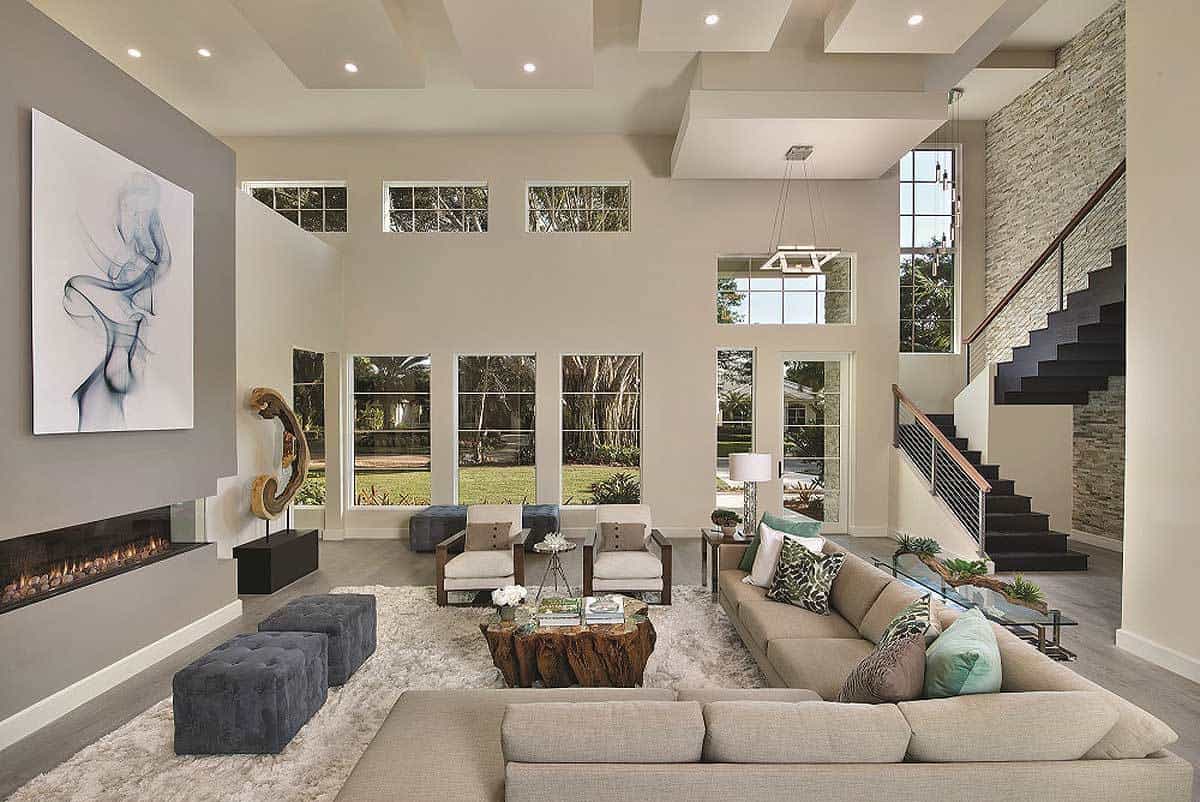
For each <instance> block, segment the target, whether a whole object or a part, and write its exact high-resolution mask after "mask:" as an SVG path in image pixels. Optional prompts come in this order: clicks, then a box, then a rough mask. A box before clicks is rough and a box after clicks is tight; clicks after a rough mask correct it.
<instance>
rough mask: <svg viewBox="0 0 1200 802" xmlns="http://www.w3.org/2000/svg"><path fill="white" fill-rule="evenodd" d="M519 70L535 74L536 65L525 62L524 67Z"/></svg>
mask: <svg viewBox="0 0 1200 802" xmlns="http://www.w3.org/2000/svg"><path fill="white" fill-rule="evenodd" d="M521 69H523V70H525V72H537V65H536V64H534V63H533V62H532V61H526V62H525V65H524V66H523V67H521Z"/></svg>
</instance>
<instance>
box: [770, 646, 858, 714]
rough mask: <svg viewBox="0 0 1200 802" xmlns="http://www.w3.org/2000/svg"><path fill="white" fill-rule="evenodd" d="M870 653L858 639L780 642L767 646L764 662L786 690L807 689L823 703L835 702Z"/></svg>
mask: <svg viewBox="0 0 1200 802" xmlns="http://www.w3.org/2000/svg"><path fill="white" fill-rule="evenodd" d="M873 649H874V646H873V645H872V644H871V643H870V641H865V640H860V639H858V638H782V639H779V640H773V641H771V642H770V643H769V644H767V660H768V661H769V662H770V663H771V667H772V668H774V669H775V673H777V674H778V675H779V677H780V679H782V680H783V681H784V684H786V685H787V686H788V687H789V688H810V689H811V690H814V691H816V692H817V693H819V694H820V695H821V698H822V699H834V698H836V697H837V695H838V692H839V691H840V690H841V689H842V685H843V684H844V683H845V682H846V677H848V676H850V672H851V671H853V670H854V667H855V666H857V665H858V664H859V663H860V662H862V659H863V658H864V657H866V656H867V655H868V654H870V653H871V651H872V650H873Z"/></svg>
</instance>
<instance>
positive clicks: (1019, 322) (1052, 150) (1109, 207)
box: [972, 0, 1125, 539]
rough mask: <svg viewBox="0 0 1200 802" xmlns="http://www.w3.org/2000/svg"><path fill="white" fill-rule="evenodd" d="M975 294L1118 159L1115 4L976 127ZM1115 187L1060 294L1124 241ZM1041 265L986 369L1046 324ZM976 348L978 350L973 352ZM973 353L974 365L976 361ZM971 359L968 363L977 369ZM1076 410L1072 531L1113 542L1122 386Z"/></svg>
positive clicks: (1121, 48) (997, 290) (1017, 265)
mask: <svg viewBox="0 0 1200 802" xmlns="http://www.w3.org/2000/svg"><path fill="white" fill-rule="evenodd" d="M985 154H986V176H987V202H986V207H987V210H986V215H985V224H986V246H985V255H984V258H985V277H986V278H985V286H986V289H985V294H986V298H987V305H988V308H991V307H992V306H993V305H994V304H995V303H997V302H998V301H999V300H1000V298H1001V297H1003V295H1004V294H1005V293H1006V292H1008V290H1009V288H1011V287H1012V285H1013V284H1014V283H1015V282H1016V280H1017V279H1018V278H1019V277H1020V276H1021V275H1022V273H1024V272H1025V270H1026V269H1028V267H1029V265H1031V264H1033V261H1034V259H1036V258H1037V256H1038V254H1039V253H1041V251H1042V249H1044V248H1045V247H1046V246H1047V245H1049V244H1050V242H1051V241H1052V240H1053V239H1054V236H1055V235H1056V234H1057V233H1058V232H1059V231H1061V230H1062V227H1063V226H1065V225H1066V224H1067V222H1068V221H1069V220H1070V219H1071V216H1072V215H1074V213H1075V212H1076V211H1077V210H1078V209H1079V207H1080V206H1082V205H1083V203H1084V202H1085V201H1086V200H1087V198H1088V197H1089V196H1090V195H1091V194H1092V192H1094V191H1095V189H1096V187H1098V186H1099V185H1100V183H1101V182H1103V180H1104V179H1105V178H1106V177H1107V176H1108V174H1109V173H1110V172H1111V171H1112V170H1113V168H1114V167H1116V166H1117V164H1118V163H1119V162H1120V160H1121V159H1122V158H1123V157H1124V155H1125V3H1124V1H1123V0H1121V2H1117V3H1116V4H1114V5H1113V6H1112V7H1111V8H1110V9H1109V10H1108V11H1106V12H1105V13H1104V14H1102V15H1101V16H1100V17H1098V18H1097V19H1096V20H1094V21H1093V22H1092V23H1091V24H1089V25H1088V26H1087V27H1086V28H1084V30H1083V31H1081V32H1080V33H1079V35H1078V36H1076V38H1075V39H1073V40H1072V41H1070V42H1068V43H1067V44H1066V45H1064V46H1063V47H1062V49H1061V50H1059V53H1058V66H1057V67H1056V69H1055V70H1054V72H1053V73H1051V74H1050V75H1047V76H1046V77H1045V78H1044V79H1042V80H1041V81H1039V82H1038V83H1037V84H1036V85H1035V86H1033V87H1032V88H1031V89H1030V90H1029V91H1028V92H1026V93H1025V94H1023V95H1021V96H1020V97H1018V98H1017V99H1016V100H1014V101H1013V102H1012V103H1010V104H1009V105H1008V106H1006V107H1004V108H1003V109H1001V110H1000V111H998V112H997V113H996V114H995V116H993V117H992V118H991V119H990V120H988V122H987V139H986V147H985ZM1124 183H1125V182H1124V181H1123V180H1122V181H1121V182H1120V183H1118V184H1117V186H1116V187H1114V188H1113V190H1112V191H1111V192H1110V193H1109V195H1108V197H1107V198H1106V199H1105V201H1104V202H1103V203H1102V204H1101V205H1100V206H1099V207H1097V209H1096V210H1095V211H1094V212H1093V213H1092V214H1091V216H1090V217H1089V219H1088V220H1087V222H1086V224H1085V225H1083V226H1082V227H1081V228H1080V229H1078V230H1077V231H1076V233H1075V234H1074V235H1073V236H1072V237H1071V238H1070V240H1068V241H1067V243H1066V246H1065V249H1064V250H1065V259H1064V262H1065V265H1064V288H1065V291H1066V293H1070V292H1072V291H1074V290H1078V289H1082V288H1084V287H1085V286H1086V285H1087V273H1088V272H1089V271H1091V270H1095V269H1097V268H1101V267H1106V266H1107V265H1108V264H1109V249H1111V248H1113V247H1115V246H1117V245H1123V244H1124V243H1125V187H1124ZM1057 269H1058V264H1057V259H1051V260H1050V262H1049V263H1047V264H1046V265H1045V267H1043V268H1042V271H1041V272H1040V273H1039V274H1038V275H1037V276H1036V277H1035V278H1034V280H1033V281H1031V282H1030V284H1029V285H1028V286H1027V287H1026V288H1025V290H1023V291H1022V293H1021V294H1020V295H1019V296H1017V298H1016V299H1014V301H1013V303H1012V304H1011V305H1010V307H1009V308H1008V309H1007V310H1006V311H1005V312H1004V313H1002V314H1001V315H1000V316H999V317H997V319H996V320H995V321H994V322H993V323H992V325H991V327H990V328H989V330H988V332H987V334H986V335H985V340H984V342H983V344H982V347H981V348H979V351H977V352H976V353H977V354H978V353H980V352H982V354H986V356H987V358H988V360H989V361H1004V360H1007V359H1009V358H1011V355H1012V348H1014V347H1016V346H1020V345H1024V344H1026V343H1028V341H1029V332H1030V331H1031V330H1033V329H1037V328H1042V327H1044V326H1045V325H1046V313H1047V312H1049V311H1051V310H1053V309H1056V308H1057V293H1058V270H1057ZM978 345H979V344H977V347H978ZM982 354H980V356H982ZM982 361H983V360H982V359H981V358H979V357H976V358H974V359H972V363H973V364H981V363H982ZM1091 398H1092V400H1091V401H1090V403H1089V404H1088V405H1087V406H1086V407H1076V408H1075V475H1074V485H1075V514H1074V526H1075V528H1076V529H1079V530H1081V531H1086V532H1089V533H1092V534H1097V535H1103V536H1105V537H1110V538H1118V539H1119V538H1120V537H1121V536H1122V532H1123V529H1124V521H1123V487H1124V474H1125V450H1124V449H1125V437H1124V414H1125V403H1124V399H1125V396H1124V382H1123V381H1122V380H1114V381H1112V382H1111V383H1110V389H1109V390H1108V391H1107V392H1103V393H1093V394H1092V396H1091Z"/></svg>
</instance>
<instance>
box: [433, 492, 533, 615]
mask: <svg viewBox="0 0 1200 802" xmlns="http://www.w3.org/2000/svg"><path fill="white" fill-rule="evenodd" d="M475 523H487V524H491V523H501V524H503V523H507V524H510V529H509V531H510V533H511V537H512V540H511V543H512V545H511V548H507V549H492V550H467V549H466V548H465V546H466V540H467V530H465V529H464V530H462V531H461V532H459V533H458V534H456V535H451V536H450V537H448V538H446V539H445V540H443V541H442V542H441V543H438V544H437V547H436V549H435V556H436V559H437V603H438V606H439V607H445V606H446V604H447V602H448V593H449V591H452V590H474V591H480V590H495V589H496V588H502V587H504V586H506V585H524V584H525V538H527V537H528V536H529V530H528V529H522V528H521V505H520V504H472V505H471V506H469V507H467V526H468V527H469V526H470V525H471V524H475ZM459 543H461V544H463V547H464V550H463V552H462V553H461V554H458V555H455V556H454V557H451V556H450V547H451V546H454V545H457V544H459Z"/></svg>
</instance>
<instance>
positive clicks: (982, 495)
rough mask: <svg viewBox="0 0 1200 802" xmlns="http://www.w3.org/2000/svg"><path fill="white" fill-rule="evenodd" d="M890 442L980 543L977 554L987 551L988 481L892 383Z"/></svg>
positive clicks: (990, 486)
mask: <svg viewBox="0 0 1200 802" xmlns="http://www.w3.org/2000/svg"><path fill="white" fill-rule="evenodd" d="M892 402H893V415H892V445H894V446H895V447H896V448H898V449H900V450H901V451H902V452H904V454H905V456H907V457H908V459H909V461H910V462H911V463H912V464H913V467H914V468H916V469H917V471H919V472H920V473H921V474H922V475H923V476H924V477H925V479H926V481H927V482H928V484H929V492H930V493H932V494H933V495H935V496H938V497H939V498H941V499H942V501H943V502H945V504H946V506H947V507H948V508H949V509H950V512H951V513H953V515H954V517H955V518H957V519H958V521H959V523H961V524H962V525H963V528H964V529H966V530H967V533H968V534H970V535H971V537H973V538H975V540H976V542H978V543H979V556H980V557H981V558H982V557H984V556H985V555H986V552H987V544H986V539H987V528H986V524H985V520H986V515H987V496H988V493H990V492H992V485H991V483H990V482H989V481H988V480H987V479H984V478H983V475H982V474H981V473H979V470H978V469H977V468H976V467H975V466H974V465H972V464H971V463H970V462H969V461H968V460H967V458H966V457H964V456H963V455H962V452H960V451H959V450H958V449H957V448H955V446H954V444H953V443H951V442H950V439H949V438H948V437H946V435H945V434H943V433H942V430H941V429H939V428H938V427H937V425H936V424H934V423H933V421H931V420H929V418H928V416H926V415H925V413H924V412H922V411H921V409H920V407H918V406H917V405H916V404H914V403H913V401H912V399H910V398H909V397H908V396H906V395H905V394H904V391H903V390H901V389H900V387H899V386H898V385H895V384H893V385H892Z"/></svg>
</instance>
